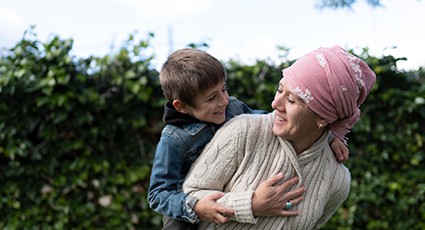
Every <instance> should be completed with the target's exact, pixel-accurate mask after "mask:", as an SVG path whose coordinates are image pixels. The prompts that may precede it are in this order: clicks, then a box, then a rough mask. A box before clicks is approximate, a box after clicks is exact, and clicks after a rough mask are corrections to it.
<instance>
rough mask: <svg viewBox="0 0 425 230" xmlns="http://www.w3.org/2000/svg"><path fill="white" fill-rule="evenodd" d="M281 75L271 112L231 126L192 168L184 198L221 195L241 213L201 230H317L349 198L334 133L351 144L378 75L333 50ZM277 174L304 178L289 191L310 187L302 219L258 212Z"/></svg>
mask: <svg viewBox="0 0 425 230" xmlns="http://www.w3.org/2000/svg"><path fill="white" fill-rule="evenodd" d="M283 76H284V77H283V78H282V80H281V81H280V82H279V88H278V90H277V92H276V96H275V98H274V101H273V102H272V107H273V109H274V112H273V113H271V114H269V115H242V116H239V117H236V118H234V119H233V120H231V121H229V122H228V123H227V124H226V125H225V126H223V127H222V128H221V129H220V130H219V132H218V133H217V134H218V135H215V137H214V138H213V140H212V141H211V142H210V143H209V144H208V145H207V146H206V147H205V149H204V152H203V154H202V155H201V157H200V158H199V159H198V161H197V162H196V163H195V164H194V165H193V166H192V168H191V171H190V172H189V174H188V177H187V178H186V181H185V183H184V185H183V191H184V192H185V193H189V194H191V195H193V196H196V197H198V198H202V197H205V196H207V195H210V194H214V193H217V192H219V191H223V192H225V196H223V197H222V198H221V199H219V200H218V201H217V203H218V204H219V205H222V206H224V207H227V208H230V209H233V210H234V211H235V215H234V216H231V220H235V221H229V222H227V223H225V224H223V225H214V224H211V223H207V222H203V223H201V224H200V227H199V229H213V228H214V229H318V228H320V226H322V225H323V224H324V223H326V221H328V219H329V218H330V217H331V216H332V214H333V213H334V212H335V211H336V210H337V208H338V207H339V206H340V205H341V204H342V202H343V201H344V200H345V199H346V198H347V196H348V193H349V190H350V183H351V179H350V173H349V171H348V169H347V168H345V167H344V165H342V164H341V163H338V162H337V161H335V159H334V155H333V154H332V151H331V149H330V148H329V145H328V144H327V139H328V136H329V135H330V134H329V132H328V130H330V131H331V132H332V133H333V134H334V135H335V136H336V137H338V138H339V139H341V140H343V141H344V142H345V143H346V138H345V134H346V133H347V132H348V129H350V128H352V127H353V125H354V123H356V122H357V121H358V119H359V115H360V110H359V106H360V104H361V103H362V102H363V101H364V99H365V97H366V95H367V94H368V93H369V92H370V90H371V88H372V86H373V85H374V83H375V80H376V77H375V74H374V73H373V71H372V70H371V69H370V68H369V67H368V66H367V65H366V64H365V63H364V62H363V61H362V60H360V59H358V58H356V57H354V56H353V55H351V54H349V53H348V52H347V51H345V50H344V49H342V48H341V47H338V46H334V47H332V48H320V49H318V50H315V51H313V52H311V53H309V54H307V55H306V56H304V57H303V58H301V59H300V60H298V61H297V62H295V63H294V64H293V65H292V66H291V67H289V68H288V69H285V70H284V71H283ZM279 172H283V175H284V177H283V180H287V179H289V178H292V177H294V176H298V178H299V182H298V184H297V185H296V186H294V187H293V188H291V189H290V190H293V189H297V188H300V187H301V186H304V187H306V188H307V192H306V193H305V194H304V200H303V201H302V202H301V203H299V204H297V205H296V206H295V207H293V208H292V209H291V210H296V211H299V213H300V214H299V215H298V216H295V217H291V218H288V217H282V216H278V217H275V216H271V217H263V216H264V212H267V211H268V207H260V206H259V202H258V201H259V200H261V196H262V195H263V194H262V192H261V186H260V184H261V183H262V182H263V181H265V180H266V179H267V178H269V177H271V176H272V175H275V174H277V173H279ZM290 202H291V201H288V207H286V208H290V205H289V204H290ZM297 203H298V202H297ZM284 208H285V207H282V209H284ZM257 216H258V217H257Z"/></svg>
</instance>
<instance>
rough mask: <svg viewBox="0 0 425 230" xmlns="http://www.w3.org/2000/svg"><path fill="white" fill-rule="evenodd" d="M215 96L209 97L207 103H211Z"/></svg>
mask: <svg viewBox="0 0 425 230" xmlns="http://www.w3.org/2000/svg"><path fill="white" fill-rule="evenodd" d="M214 98H215V96H213V97H211V98H210V99H208V100H207V101H212V100H214Z"/></svg>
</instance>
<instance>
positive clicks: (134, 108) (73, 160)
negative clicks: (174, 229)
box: [0, 30, 425, 230]
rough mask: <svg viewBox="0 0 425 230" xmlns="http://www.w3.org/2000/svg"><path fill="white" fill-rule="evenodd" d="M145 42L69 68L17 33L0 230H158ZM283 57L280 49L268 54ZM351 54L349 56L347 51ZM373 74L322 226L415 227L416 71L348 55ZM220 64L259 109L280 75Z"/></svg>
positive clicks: (2, 112)
mask: <svg viewBox="0 0 425 230" xmlns="http://www.w3.org/2000/svg"><path fill="white" fill-rule="evenodd" d="M152 38H153V34H150V35H149V36H148V37H147V38H146V39H145V40H142V41H140V42H136V41H134V38H133V36H132V35H130V36H129V39H128V41H126V43H125V44H124V45H123V47H122V48H121V49H120V50H119V52H117V54H115V55H113V56H112V55H106V56H104V57H89V58H85V59H78V60H77V59H76V58H75V57H73V56H71V55H70V51H71V50H72V44H73V40H72V39H67V40H62V39H60V38H59V37H57V36H52V37H51V38H50V39H49V41H47V42H45V43H42V42H40V41H38V40H37V37H36V36H35V34H34V32H33V30H29V31H28V32H26V34H25V35H24V38H23V39H22V40H21V41H20V42H18V43H17V44H16V46H15V47H13V48H11V49H9V50H6V51H5V52H3V54H2V57H1V59H0V184H1V185H2V186H1V187H0V217H1V218H0V228H2V229H160V228H161V220H162V217H161V216H160V215H158V214H156V213H155V212H153V211H152V210H150V209H149V207H148V204H147V201H146V195H147V188H148V187H149V175H150V170H151V166H152V162H153V157H154V154H155V145H156V143H157V142H158V140H159V136H160V131H161V129H162V127H163V123H162V115H163V104H164V103H165V99H164V98H163V96H162V92H161V87H160V85H159V79H158V72H157V71H156V70H155V69H153V68H152V67H151V66H150V63H151V61H152V60H153V58H154V55H153V54H151V53H150V52H149V50H150V49H149V42H150V39H152ZM280 51H282V52H283V53H286V54H287V52H289V51H288V50H287V49H285V48H284V47H280ZM351 52H352V51H351ZM358 56H359V57H360V58H362V59H363V60H365V61H366V62H367V63H368V64H369V66H370V67H371V68H372V69H373V70H374V71H375V73H376V74H377V82H376V85H375V86H374V88H373V89H372V92H371V93H370V94H369V96H368V97H367V99H366V101H365V103H364V104H363V105H362V106H361V110H362V113H361V120H360V121H359V122H358V123H357V124H356V125H355V126H354V128H353V129H352V132H351V133H350V134H349V135H348V137H349V139H350V140H349V149H350V159H349V161H348V162H347V163H346V165H347V167H348V168H349V169H350V171H351V174H352V188H351V192H350V195H349V197H348V199H347V200H346V201H345V202H344V204H343V205H342V206H341V207H340V208H339V209H338V211H337V212H336V213H335V215H334V216H333V217H332V218H331V219H330V220H329V222H328V223H327V224H326V225H325V226H324V227H323V229H341V230H342V229H344V230H348V229H351V230H354V229H356V230H357V229H359V230H360V229H425V224H424V222H423V221H421V220H423V219H424V218H425V205H424V204H425V202H424V199H425V174H424V173H423V168H424V166H425V159H424V140H425V138H424V137H425V122H424V121H425V74H424V71H423V69H422V68H421V69H419V70H417V71H410V72H401V71H398V70H397V62H398V61H402V60H404V59H403V58H399V59H398V58H394V57H392V56H384V57H382V58H376V57H372V56H370V55H369V54H368V52H367V49H364V50H363V53H361V54H358ZM285 57H286V56H285V55H284V56H283V60H282V61H281V63H279V64H278V65H276V64H274V63H273V62H271V61H270V60H258V61H257V63H256V64H254V65H249V66H248V65H242V64H240V63H238V62H237V61H229V62H227V63H224V64H225V66H226V68H227V71H228V80H227V86H228V91H229V94H230V95H232V96H236V97H237V98H239V99H240V100H242V101H244V102H246V103H247V104H248V105H249V106H251V107H252V108H254V109H263V110H268V111H271V106H270V103H271V101H272V100H273V97H274V94H275V90H276V87H277V86H278V82H279V80H280V79H281V70H282V69H283V68H286V67H288V66H290V65H291V64H292V63H293V62H294V60H287V59H285Z"/></svg>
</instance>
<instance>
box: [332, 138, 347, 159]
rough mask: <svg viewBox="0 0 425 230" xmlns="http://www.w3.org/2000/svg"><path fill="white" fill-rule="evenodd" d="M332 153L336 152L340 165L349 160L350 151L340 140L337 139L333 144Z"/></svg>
mask: <svg viewBox="0 0 425 230" xmlns="http://www.w3.org/2000/svg"><path fill="white" fill-rule="evenodd" d="M331 149H332V152H334V154H335V157H336V159H337V160H338V162H340V163H345V162H347V160H348V155H349V154H350V151H349V150H348V148H347V146H345V145H344V144H343V143H342V142H341V141H340V140H339V139H338V138H335V139H334V140H333V141H332V143H331Z"/></svg>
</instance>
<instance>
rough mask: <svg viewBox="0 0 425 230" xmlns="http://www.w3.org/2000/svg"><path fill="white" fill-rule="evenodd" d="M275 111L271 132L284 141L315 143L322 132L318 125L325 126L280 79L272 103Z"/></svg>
mask: <svg viewBox="0 0 425 230" xmlns="http://www.w3.org/2000/svg"><path fill="white" fill-rule="evenodd" d="M272 108H273V109H275V119H274V125H273V132H274V133H275V134H276V135H277V136H279V137H281V138H283V139H286V140H290V141H292V142H294V143H295V142H297V141H302V142H306V141H313V143H314V141H316V139H317V138H318V136H317V135H319V137H320V134H321V132H322V130H319V129H318V126H319V124H322V125H323V126H325V125H327V123H325V122H324V120H323V119H322V118H321V117H320V116H319V115H317V114H316V113H314V112H313V111H312V110H311V109H310V108H309V107H308V106H307V104H306V103H305V102H304V101H303V100H302V99H301V98H300V97H299V96H298V94H297V93H295V91H294V90H293V89H292V87H291V86H290V85H288V84H287V83H286V80H285V79H284V78H282V80H281V81H280V82H279V88H278V90H277V92H276V95H275V97H274V100H273V102H272Z"/></svg>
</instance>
